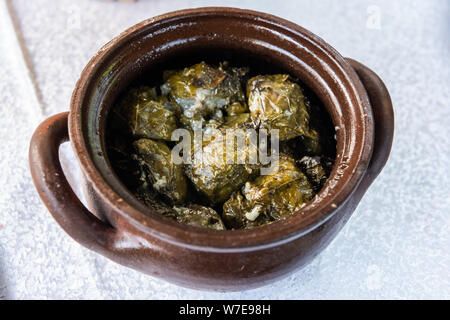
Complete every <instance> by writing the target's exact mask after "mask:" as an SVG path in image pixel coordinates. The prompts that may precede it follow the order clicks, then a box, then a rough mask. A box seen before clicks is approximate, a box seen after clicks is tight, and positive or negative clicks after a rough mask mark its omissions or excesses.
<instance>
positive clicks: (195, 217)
mask: <svg viewBox="0 0 450 320" xmlns="http://www.w3.org/2000/svg"><path fill="white" fill-rule="evenodd" d="M173 210H174V211H175V212H176V220H177V221H178V222H180V223H184V224H187V225H190V226H196V227H203V228H210V229H215V230H225V225H224V224H223V222H222V219H221V218H220V215H219V214H218V213H217V212H216V211H215V210H214V209H212V208H210V207H204V206H201V205H198V204H191V205H188V206H186V207H173Z"/></svg>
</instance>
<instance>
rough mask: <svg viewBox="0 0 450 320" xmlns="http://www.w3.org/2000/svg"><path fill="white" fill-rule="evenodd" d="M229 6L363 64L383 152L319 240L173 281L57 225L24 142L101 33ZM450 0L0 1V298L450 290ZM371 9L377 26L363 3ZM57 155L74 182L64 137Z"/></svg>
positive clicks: (60, 107)
mask: <svg viewBox="0 0 450 320" xmlns="http://www.w3.org/2000/svg"><path fill="white" fill-rule="evenodd" d="M204 5H228V6H235V7H241V8H251V9H255V10H259V11H265V12H269V13H272V14H275V15H278V16H281V17H283V18H286V19H289V20H292V21H294V22H296V23H298V24H299V25H302V26H303V27H306V28H307V29H309V30H311V31H312V32H314V33H316V34H317V35H319V36H321V37H322V38H323V39H325V40H326V41H327V42H328V43H330V44H331V45H332V46H334V47H335V48H336V49H337V50H338V51H339V52H341V53H342V54H343V55H344V56H349V57H352V58H354V59H357V60H359V61H361V62H363V63H364V64H366V65H367V66H369V67H371V68H372V69H373V70H375V71H376V72H377V73H378V74H379V75H380V76H381V78H382V79H383V80H384V81H385V83H386V85H387V87H388V88H389V90H390V93H391V96H392V100H393V103H394V108H395V116H396V132H395V139H394V146H393V149H392V154H391V157H390V160H389V162H388V164H387V166H386V167H385V169H384V171H383V172H382V174H381V175H380V176H379V178H378V179H377V180H376V182H375V183H374V184H373V185H372V186H371V188H370V190H369V191H368V192H367V194H366V195H365V197H364V198H363V200H362V202H361V203H360V205H359V207H358V209H357V210H356V212H355V213H354V215H353V216H352V218H351V219H350V221H349V222H348V223H347V225H346V226H345V227H344V229H343V230H342V231H341V233H340V234H339V235H338V237H337V238H336V239H335V240H334V241H333V242H332V244H331V245H330V246H329V247H328V248H327V249H326V250H325V251H323V253H321V254H320V255H319V256H318V257H317V258H316V259H315V260H314V261H313V262H312V263H311V264H309V265H308V266H306V267H305V268H304V269H302V270H299V271H298V272H296V273H295V274H293V275H291V276H289V277H288V278H285V279H284V280H281V281H278V282H276V283H274V284H272V285H268V286H265V287H262V288H259V289H254V290H248V291H242V292H234V293H212V292H203V291H194V290H189V289H184V288H180V287H177V286H175V285H172V284H169V283H166V282H164V281H162V280H158V279H154V278H151V277H148V276H145V275H143V274H140V273H138V272H136V271H133V270H131V269H128V268H125V267H122V266H119V265H117V264H115V263H113V262H111V261H109V260H107V259H106V258H103V257H102V256H100V255H97V254H95V253H92V252H90V251H88V250H87V249H85V248H83V247H81V246H80V245H78V244H77V243H76V242H75V241H73V240H72V239H71V238H69V237H68V236H67V235H66V234H65V233H64V231H63V230H62V229H61V228H60V227H59V226H58V225H57V224H56V222H55V221H54V220H53V219H52V218H51V216H50V214H49V213H48V212H47V210H46V209H45V207H44V206H43V204H42V203H41V201H40V200H39V198H38V196H37V193H36V191H35V189H34V187H33V185H32V182H31V178H30V174H29V170H28V162H27V161H28V159H27V149H28V143H29V139H30V136H31V134H32V132H33V130H34V129H35V127H36V126H37V125H38V123H39V122H40V121H41V120H43V119H44V118H45V117H47V116H49V115H51V114H54V113H57V112H62V111H66V110H68V106H69V100H70V95H71V92H72V89H73V88H74V85H75V81H76V80H77V77H78V76H79V74H80V72H81V70H82V68H83V66H84V65H85V64H86V63H87V62H88V60H89V58H90V57H91V56H92V55H93V54H94V53H95V52H96V51H97V50H98V49H99V48H100V47H101V45H103V44H104V43H105V42H107V41H108V40H110V39H111V38H112V37H114V36H116V35H118V34H119V33H120V32H121V31H123V30H124V29H125V28H127V27H129V26H131V25H133V24H135V23H137V22H139V21H141V20H144V19H145V18H148V17H151V16H154V15H157V14H160V13H164V12H167V11H172V10H176V9H182V8H188V7H198V6H204ZM449 6H450V1H447V0H442V1H388V0H386V1H381V0H380V1H378V0H372V1H350V0H346V1H333V0H327V1H317V0H311V1H294V0H292V1H288V0H285V1H281V2H277V1H273V0H270V1H266V0H254V1H251V0H239V1H235V0H233V1H206V0H205V1H188V0H141V1H140V2H137V3H118V2H105V1H101V0H77V1H73V0H58V1H54V0H33V1H30V0H1V1H0V39H1V41H0V79H1V80H0V147H1V155H0V298H6V299H24V298H28V299H38V298H44V299H80V298H82V299H170V298H172V299H186V298H190V299H239V298H241V299H268V298H273V299H329V298H332V299H333V298H334V299H404V298H446V299H449V298H450V272H449V270H450V187H449V186H450V178H449V177H450V174H449V172H450V163H449V162H450V161H449V159H450V157H449V154H450V147H449V146H450V137H449V134H450V130H449V126H450V106H449V99H450V95H449V94H450V90H449V85H450V74H449V66H450V45H449V36H450V8H449ZM377 13H379V18H380V19H379V25H377V23H376V20H377V19H376V16H377ZM64 156H65V159H66V160H67V161H66V166H68V167H69V168H70V170H71V172H72V175H73V177H74V180H73V182H74V184H75V185H76V177H77V170H78V168H77V166H76V163H75V162H74V160H73V155H72V154H71V150H70V147H68V146H67V145H66V146H65V148H64Z"/></svg>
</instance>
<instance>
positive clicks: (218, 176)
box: [185, 128, 258, 204]
mask: <svg viewBox="0 0 450 320" xmlns="http://www.w3.org/2000/svg"><path fill="white" fill-rule="evenodd" d="M211 129H214V128H211ZM217 130H218V129H217ZM230 130H232V129H230ZM218 131H220V130H218ZM220 133H221V134H220V135H219V136H214V135H211V138H210V139H204V140H203V143H202V159H201V161H195V156H194V161H192V163H191V164H188V165H186V169H185V173H186V175H187V177H188V178H189V179H190V180H191V181H192V183H193V184H194V186H195V188H196V189H197V190H198V191H199V192H200V193H201V194H203V195H204V196H206V198H207V199H208V201H209V202H210V203H212V204H216V203H220V202H223V201H225V200H227V199H228V197H229V196H230V195H231V194H232V193H233V192H234V191H235V190H237V189H239V188H240V187H241V186H242V185H243V184H244V183H245V182H246V181H247V180H248V179H249V178H250V177H252V176H253V175H255V174H257V173H258V165H257V164H256V163H254V164H251V163H249V161H246V159H248V152H249V150H250V148H246V150H245V151H244V152H242V150H239V151H238V150H237V148H233V149H232V150H231V151H230V155H229V157H233V161H234V163H228V161H227V151H228V150H227V149H226V134H222V133H223V132H222V131H220ZM244 139H248V136H246V137H244ZM246 144H247V146H248V140H246ZM193 154H194V152H193ZM238 157H240V158H239V159H238ZM239 161H240V162H241V163H238V162H239Z"/></svg>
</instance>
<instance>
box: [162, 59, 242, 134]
mask: <svg viewBox="0 0 450 320" xmlns="http://www.w3.org/2000/svg"><path fill="white" fill-rule="evenodd" d="M246 72H247V70H246V69H242V68H230V69H228V68H225V67H224V66H223V65H220V66H219V67H218V68H214V67H212V66H210V65H208V64H206V63H205V62H200V63H198V64H195V65H193V66H191V67H188V68H185V69H183V70H181V71H175V72H166V75H165V78H166V82H165V83H164V84H163V85H162V86H161V91H162V93H163V94H164V95H167V96H169V97H170V98H171V99H172V100H173V101H175V102H176V103H177V104H178V105H179V106H180V108H181V115H180V121H181V123H182V124H183V125H184V126H185V127H188V128H192V129H193V128H194V121H204V120H207V119H209V118H215V119H216V120H221V119H222V118H223V113H222V110H223V109H224V108H225V107H226V106H228V105H232V104H233V103H235V102H241V103H245V95H244V91H243V90H242V85H241V77H242V76H243V75H244V74H245V73H246Z"/></svg>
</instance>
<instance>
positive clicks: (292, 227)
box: [69, 7, 374, 252]
mask: <svg viewBox="0 0 450 320" xmlns="http://www.w3.org/2000/svg"><path fill="white" fill-rule="evenodd" d="M198 15H224V16H228V17H234V18H236V17H237V16H238V17H240V18H242V17H245V18H249V19H253V20H254V21H266V22H269V23H271V24H275V25H276V26H277V27H280V28H283V29H285V30H286V31H289V32H291V33H294V34H295V35H297V36H301V37H303V38H304V39H305V41H306V40H308V41H310V42H311V43H313V44H315V45H316V46H317V47H319V48H320V49H321V50H322V52H323V53H324V54H325V55H326V57H327V58H332V59H333V60H334V61H335V62H336V64H337V65H338V66H339V68H341V70H342V71H343V74H344V75H345V77H346V79H345V80H346V81H348V82H349V85H350V87H351V88H352V89H353V90H354V92H353V93H354V94H355V97H356V100H358V104H359V107H360V108H361V109H362V110H363V111H362V113H363V117H362V119H361V121H360V123H358V128H359V130H360V131H359V132H357V131H356V130H355V132H353V133H352V134H354V135H355V139H354V141H353V142H354V146H353V149H354V150H359V152H357V153H355V152H354V153H352V154H351V157H350V158H347V159H346V158H345V157H344V158H341V159H339V161H338V157H339V154H340V149H341V148H342V147H343V146H342V143H340V139H341V137H340V136H341V133H340V132H337V133H336V135H337V141H338V143H337V157H336V159H335V164H334V168H333V171H332V172H331V174H330V176H329V178H328V179H327V182H326V184H325V186H324V187H323V188H322V190H320V192H319V193H318V194H317V195H316V196H315V198H314V199H313V200H312V201H310V202H309V203H308V204H307V205H306V206H305V207H303V208H302V209H301V210H300V211H299V212H296V213H294V214H293V215H292V216H291V217H289V218H287V219H284V220H280V221H277V222H274V223H272V224H269V225H264V226H261V227H258V228H254V229H246V230H225V231H216V230H210V229H203V228H198V227H192V226H187V225H184V224H180V223H178V222H176V221H171V220H169V219H167V218H165V217H162V216H161V215H159V214H157V213H154V214H150V215H149V214H148V212H147V213H144V212H142V211H141V210H139V209H137V208H136V207H135V206H133V205H131V204H130V203H128V202H127V201H125V200H124V199H123V197H121V196H120V195H119V194H118V193H117V192H116V191H115V190H114V189H113V188H112V187H111V186H110V185H109V184H108V183H107V181H106V180H105V179H104V177H103V176H102V174H101V173H100V171H99V169H98V168H97V167H96V165H95V163H94V162H93V160H92V158H91V156H90V155H89V150H88V143H87V141H86V139H85V136H84V134H83V123H82V115H81V113H82V105H83V98H84V95H85V94H86V90H87V87H88V86H89V84H90V82H91V80H92V78H93V75H94V73H95V72H96V71H97V70H98V68H99V66H100V65H101V64H102V62H103V61H104V60H105V59H106V57H107V56H108V55H109V54H110V53H111V52H113V51H114V48H117V47H118V46H120V45H121V44H123V43H125V42H126V41H128V40H130V39H131V38H132V37H133V36H135V35H136V34H137V33H138V32H140V31H141V30H143V29H145V28H146V27H148V26H151V25H154V24H158V23H161V22H165V21H171V20H173V21H176V19H178V18H185V17H192V16H194V17H195V16H198ZM319 98H320V96H319ZM334 120H335V119H333V122H335V121H334ZM341 131H342V130H341ZM69 136H70V141H71V143H72V146H73V148H74V151H75V154H76V156H77V158H78V160H79V163H80V167H81V170H82V172H83V173H84V174H85V177H86V178H87V179H88V181H90V182H91V183H92V187H93V188H94V190H95V191H96V192H97V195H98V196H99V197H100V198H101V199H102V200H104V201H105V202H106V203H107V204H109V205H110V206H111V208H112V209H111V210H112V211H115V212H117V213H118V214H120V215H121V216H122V217H123V218H124V219H125V220H126V221H127V222H129V223H130V224H132V225H133V226H134V227H135V228H137V229H138V230H139V231H141V232H142V233H144V234H147V235H151V236H155V237H157V238H159V239H161V240H163V241H168V242H170V243H172V244H175V245H180V246H183V247H187V248H195V249H196V250H204V251H217V252H218V251H220V252H223V251H229V252H237V251H242V250H244V251H249V250H256V249H261V248H267V247H273V246H276V245H280V244H282V243H286V242H289V241H291V240H294V239H296V238H298V237H301V236H303V235H305V234H307V233H308V232H310V231H312V230H314V229H316V228H318V227H319V226H321V225H322V224H323V223H324V222H326V221H327V220H328V219H330V218H331V217H332V216H333V215H334V214H335V213H336V212H337V211H338V210H339V208H341V206H343V205H344V204H345V203H346V202H347V201H348V200H349V199H350V198H351V196H352V193H353V192H354V191H355V190H356V188H357V187H358V185H359V183H360V181H361V179H362V178H363V176H364V174H365V172H366V170H367V167H368V163H369V161H370V158H371V154H372V149H373V139H374V128H373V117H372V112H371V107H370V103H369V99H368V97H367V93H366V91H365V89H364V87H363V85H362V83H361V82H360V80H359V78H358V76H357V75H356V73H355V72H354V70H353V68H352V67H351V66H350V65H349V64H348V62H347V61H346V60H345V59H344V58H343V57H342V56H341V55H340V54H339V53H338V52H337V51H336V50H335V49H333V48H332V47H331V46H330V45H329V44H327V43H326V42H325V41H324V40H322V39H321V38H319V37H318V36H316V35H314V34H312V33H311V32H310V31H308V30H306V29H304V28H302V27H300V26H298V25H296V24H294V23H292V22H290V21H287V20H285V19H282V18H279V17H276V16H274V15H270V14H267V13H262V12H257V11H252V10H246V9H237V8H229V7H203V8H196V9H186V10H179V11H173V12H169V13H166V14H162V15H159V16H156V17H153V18H150V19H147V20H144V21H142V22H140V23H138V24H136V25H134V26H132V27H131V28H129V29H127V30H126V31H124V32H122V33H121V34H120V35H119V36H117V37H115V38H114V39H113V40H111V41H110V42H108V43H107V44H105V45H104V46H103V47H102V48H101V49H100V50H99V51H98V52H97V54H96V55H95V56H94V57H93V58H92V59H91V60H90V61H89V63H88V64H87V65H86V67H85V68H84V70H83V71H82V73H81V75H80V78H79V80H78V82H77V84H76V87H75V90H74V92H73V95H72V99H71V106H70V114H69ZM342 139H343V138H342ZM110 169H111V168H110ZM344 175H346V177H347V179H345V180H346V181H345V183H343V182H342V181H343V180H344V179H343V178H344ZM155 215H158V216H155Z"/></svg>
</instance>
